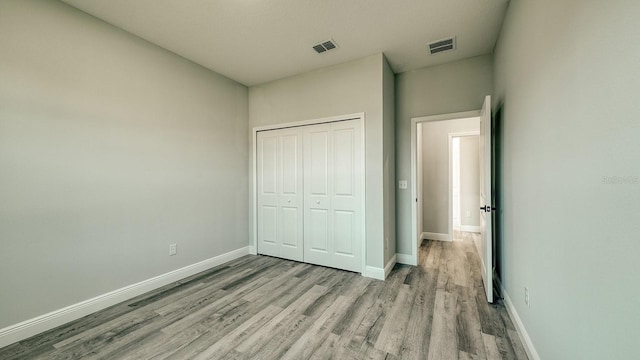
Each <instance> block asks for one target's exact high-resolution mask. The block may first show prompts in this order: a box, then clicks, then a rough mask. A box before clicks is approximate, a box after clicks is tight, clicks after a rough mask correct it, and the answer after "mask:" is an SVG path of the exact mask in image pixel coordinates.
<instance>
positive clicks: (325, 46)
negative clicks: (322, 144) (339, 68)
mask: <svg viewBox="0 0 640 360" xmlns="http://www.w3.org/2000/svg"><path fill="white" fill-rule="evenodd" d="M312 47H313V50H315V51H316V52H317V53H318V54H322V53H323V52H325V51H329V50H333V49H337V48H338V44H336V42H335V41H333V39H329V40H327V41H323V42H321V43H318V44H315V45H313V46H312Z"/></svg>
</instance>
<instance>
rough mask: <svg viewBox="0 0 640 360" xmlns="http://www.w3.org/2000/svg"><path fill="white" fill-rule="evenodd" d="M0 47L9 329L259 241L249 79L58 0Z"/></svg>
mask: <svg viewBox="0 0 640 360" xmlns="http://www.w3.org/2000/svg"><path fill="white" fill-rule="evenodd" d="M0 53H1V54H2V56H0V78H1V79H2V80H1V81H0V169H2V170H1V171H0V199H1V201H0V239H1V240H0V241H1V245H2V250H1V251H0V289H2V294H1V295H0V298H1V300H0V302H1V303H2V305H1V306H0V328H3V327H5V326H8V325H12V324H15V323H18V322H20V321H23V320H27V319H30V318H32V317H35V316H39V315H42V314H44V313H46V312H49V311H52V310H57V309H60V308H63V307H65V306H68V305H71V304H74V303H77V302H79V301H82V300H85V299H88V298H91V297H94V296H97V295H100V294H104V293H107V292H109V291H112V290H115V289H118V288H121V287H123V286H127V285H130V284H133V283H136V282H139V281H141V280H145V279H149V278H151V277H154V276H157V275H160V274H163V273H166V272H169V271H171V270H175V269H178V268H181V267H184V266H187V265H190V264H193V263H196V262H198V261H201V260H204V259H207V258H211V257H214V256H217V255H220V254H222V253H226V252H229V251H231V250H235V249H238V248H241V247H244V246H247V245H248V228H249V226H248V221H247V220H248V215H247V214H248V207H247V204H248V198H247V190H246V189H247V187H248V184H247V167H248V165H247V159H248V151H247V149H248V144H247V137H246V134H247V121H248V111H247V89H246V87H244V86H241V85H239V84H237V83H235V82H233V81H230V80H228V79H226V78H223V77H221V76H219V75H216V74H214V73H212V72H211V71H208V70H206V69H204V68H202V67H200V66H197V65H195V64H193V63H191V62H189V61H186V60H184V59H183V58H180V57H177V56H175V55H173V54H172V53H170V52H168V51H166V50H162V49H160V48H158V47H156V46H154V45H151V44H149V43H147V42H144V41H142V40H140V39H139V38H137V37H134V36H131V35H128V34H127V33H125V32H123V31H120V30H117V29H116V28H114V27H112V26H110V25H107V24H106V23H103V22H101V21H99V20H97V19H95V18H93V17H91V16H88V15H86V14H84V13H81V12H79V11H77V10H74V9H72V8H70V7H68V6H66V5H64V4H62V3H60V2H57V1H27V0H21V1H2V2H0ZM170 243H177V244H178V255H176V256H172V257H169V256H168V244H170Z"/></svg>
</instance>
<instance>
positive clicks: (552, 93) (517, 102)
mask: <svg viewBox="0 0 640 360" xmlns="http://www.w3.org/2000/svg"><path fill="white" fill-rule="evenodd" d="M638 17H640V2H638V1H626V0H614V1H606V2H605V1H582V0H566V1H552V0H544V1H519V0H516V1H511V3H510V8H509V10H508V14H507V17H506V20H505V23H504V27H503V30H502V32H501V35H500V38H499V41H498V46H497V50H496V55H495V69H496V74H495V75H496V78H495V84H496V92H495V97H494V105H495V108H496V109H502V131H501V138H502V144H501V145H502V151H501V154H502V156H503V158H502V161H501V167H502V175H501V177H500V180H501V181H502V183H503V191H502V194H501V197H502V199H503V200H502V202H501V203H500V204H499V206H500V209H501V211H500V216H501V223H502V224H503V227H502V228H501V229H500V230H501V231H502V233H503V240H502V242H501V244H500V253H501V254H502V256H501V257H500V258H499V259H498V260H499V261H500V267H501V269H502V271H501V277H502V283H503V285H504V286H505V288H506V290H507V293H508V294H509V296H510V298H511V299H512V301H513V303H514V305H515V308H516V310H517V312H518V314H519V315H520V318H521V319H522V321H523V323H524V326H525V327H526V329H527V331H528V333H529V335H530V337H531V339H532V341H533V344H534V345H535V347H536V349H537V351H538V353H539V354H540V357H541V358H542V359H545V360H555V359H632V358H637V357H638V336H639V335H640V308H639V307H638V304H639V303H640V287H639V286H638V269H639V267H638V256H639V254H640V241H638V234H640V180H638V177H639V176H640V120H639V119H640V101H638V86H639V84H640V67H639V64H640V47H639V46H638V44H639V43H638V39H640V27H639V26H638ZM525 286H527V287H528V288H529V289H530V294H531V295H530V296H531V306H530V308H527V306H525V304H524V299H523V297H524V296H523V293H524V291H523V288H524V287H525Z"/></svg>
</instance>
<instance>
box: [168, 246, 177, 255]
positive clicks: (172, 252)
mask: <svg viewBox="0 0 640 360" xmlns="http://www.w3.org/2000/svg"><path fill="white" fill-rule="evenodd" d="M177 253H178V245H177V244H170V245H169V256H173V255H175V254H177Z"/></svg>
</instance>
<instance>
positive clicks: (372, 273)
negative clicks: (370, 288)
mask: <svg viewBox="0 0 640 360" xmlns="http://www.w3.org/2000/svg"><path fill="white" fill-rule="evenodd" d="M395 265H396V255H393V257H392V258H391V260H389V262H388V263H387V265H385V267H384V269H383V268H379V267H375V266H368V265H367V266H365V268H364V273H362V276H366V277H370V278H374V279H378V280H384V279H386V278H387V276H389V274H390V273H391V270H393V267H394V266H395Z"/></svg>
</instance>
